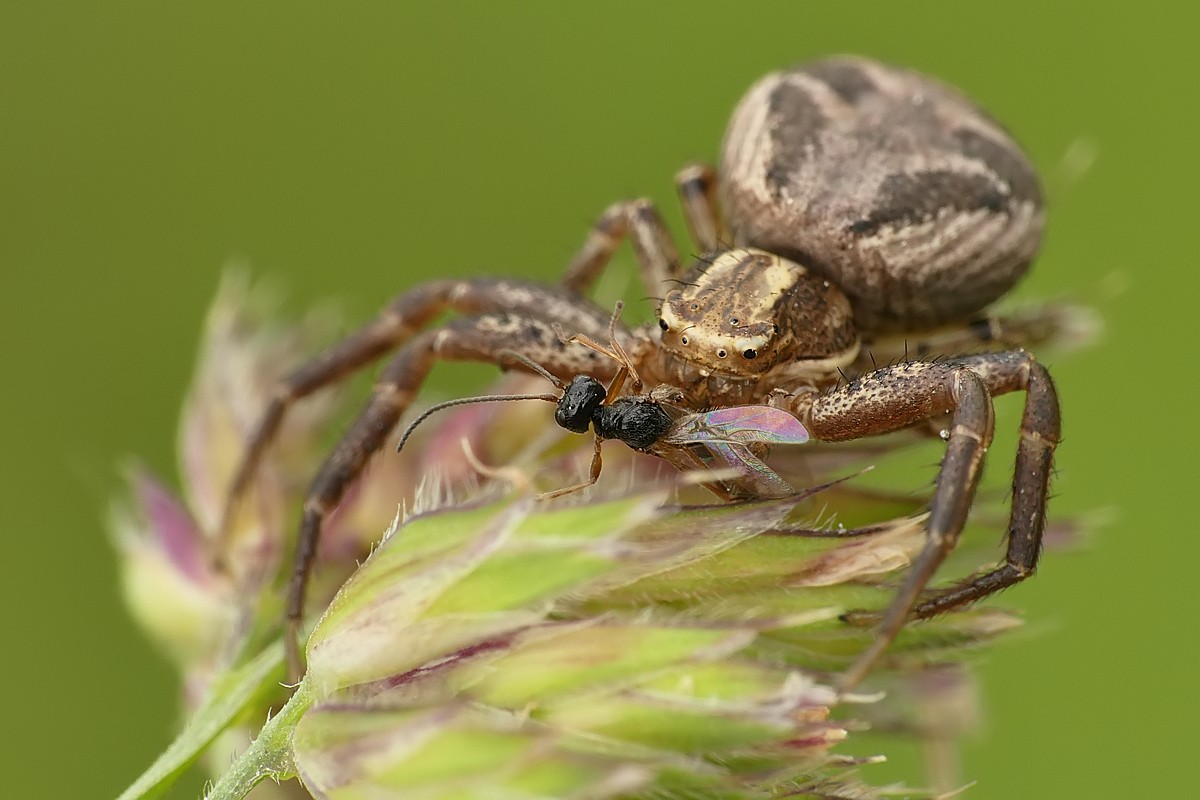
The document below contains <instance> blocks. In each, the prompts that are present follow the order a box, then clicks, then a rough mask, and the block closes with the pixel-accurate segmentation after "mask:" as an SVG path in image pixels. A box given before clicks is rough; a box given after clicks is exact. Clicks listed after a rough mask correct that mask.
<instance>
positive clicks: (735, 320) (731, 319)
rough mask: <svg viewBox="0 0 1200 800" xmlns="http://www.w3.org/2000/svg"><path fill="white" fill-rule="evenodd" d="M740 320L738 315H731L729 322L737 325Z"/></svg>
mask: <svg viewBox="0 0 1200 800" xmlns="http://www.w3.org/2000/svg"><path fill="white" fill-rule="evenodd" d="M739 321H740V320H738V318H737V317H730V318H729V324H730V325H737V324H738V322H739Z"/></svg>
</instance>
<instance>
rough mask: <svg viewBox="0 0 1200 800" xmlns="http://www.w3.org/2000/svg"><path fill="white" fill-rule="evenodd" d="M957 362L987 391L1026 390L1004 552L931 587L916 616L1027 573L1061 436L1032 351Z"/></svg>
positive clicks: (1036, 551)
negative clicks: (950, 582)
mask: <svg viewBox="0 0 1200 800" xmlns="http://www.w3.org/2000/svg"><path fill="white" fill-rule="evenodd" d="M958 362H959V363H962V364H964V365H965V366H967V367H969V368H970V369H971V370H972V371H973V372H975V373H976V374H977V375H979V376H980V377H982V378H983V380H984V383H985V384H987V387H988V391H989V392H991V394H992V396H995V395H998V394H1004V393H1006V392H1015V391H1023V392H1025V393H1026V400H1025V410H1024V412H1023V414H1022V416H1021V440H1020V443H1019V444H1018V446H1017V464H1016V469H1015V470H1014V471H1013V483H1012V498H1013V499H1012V510H1011V512H1010V514H1009V519H1008V551H1007V553H1006V554H1005V563H1004V564H1003V565H1002V566H1000V567H997V568H996V569H993V570H991V571H988V572H985V573H982V574H979V575H975V576H973V577H971V578H970V579H968V580H967V581H964V582H963V583H961V584H959V585H958V586H954V587H951V588H949V589H945V590H942V591H940V592H937V593H935V594H934V595H933V596H932V597H930V598H929V599H927V600H924V601H923V602H921V603H920V604H918V605H917V607H916V608H915V609H913V616H915V617H917V618H919V619H926V618H928V617H933V616H937V615H938V614H942V613H945V612H947V611H952V610H954V609H956V608H961V607H962V606H965V605H968V604H970V603H973V602H975V601H976V600H980V599H982V598H984V597H987V596H988V595H990V594H992V593H993V592H998V591H1000V590H1001V589H1004V588H1007V587H1009V586H1012V585H1013V584H1015V583H1019V582H1020V581H1022V580H1024V579H1025V578H1027V577H1029V576H1030V575H1032V574H1033V571H1034V570H1035V569H1036V568H1037V563H1038V557H1039V556H1040V555H1041V553H1042V533H1043V530H1044V528H1045V523H1046V500H1047V498H1048V495H1049V491H1050V472H1051V467H1052V465H1053V461H1054V449H1055V448H1056V447H1057V446H1058V442H1059V439H1060V438H1061V435H1062V420H1061V416H1060V411H1059V404H1058V393H1057V392H1056V391H1055V389H1054V381H1053V380H1051V378H1050V373H1049V372H1047V371H1046V368H1045V367H1043V366H1042V365H1041V364H1039V363H1038V362H1037V361H1036V360H1035V359H1034V357H1033V356H1032V355H1030V354H1029V353H1026V352H1025V351H1023V350H1014V351H1010V352H1007V353H983V354H980V355H976V356H968V357H966V358H962V359H958Z"/></svg>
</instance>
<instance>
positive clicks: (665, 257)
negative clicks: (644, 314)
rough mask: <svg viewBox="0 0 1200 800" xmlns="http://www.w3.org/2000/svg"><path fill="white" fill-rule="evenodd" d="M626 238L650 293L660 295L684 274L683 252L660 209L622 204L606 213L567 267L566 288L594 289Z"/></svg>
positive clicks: (642, 202)
mask: <svg viewBox="0 0 1200 800" xmlns="http://www.w3.org/2000/svg"><path fill="white" fill-rule="evenodd" d="M626 238H628V239H629V240H630V244H632V245H633V252H634V255H635V256H636V257H637V261H638V267H639V268H640V270H641V273H642V283H643V284H645V286H646V291H647V292H649V293H650V294H652V295H654V294H659V293H660V292H661V291H662V285H663V284H664V283H666V282H667V281H668V280H670V279H671V278H674V277H676V276H677V275H678V274H679V273H680V271H681V270H680V266H679V251H678V250H677V249H676V248H675V242H674V241H673V240H672V239H671V234H670V232H669V231H668V230H667V226H666V225H665V224H664V223H663V221H662V217H661V216H660V215H659V213H658V209H657V208H655V206H654V203H653V202H652V201H650V200H647V199H641V200H622V201H619V202H616V203H613V204H612V205H611V206H609V207H608V208H606V209H604V213H602V214H601V215H600V219H598V220H596V224H595V225H593V226H592V230H591V233H589V234H588V238H587V241H585V242H584V243H583V247H581V248H580V250H579V252H578V253H576V254H575V257H574V258H573V259H571V263H570V264H569V265H568V266H567V271H566V274H565V275H563V279H562V283H563V285H564V286H566V287H567V288H568V289H573V290H575V291H577V292H586V291H588V290H589V289H591V287H592V285H593V284H594V283H595V282H596V279H597V278H599V277H600V273H601V272H602V271H603V270H604V268H605V267H606V266H608V263H609V262H610V261H611V260H612V257H613V253H615V252H616V251H617V248H618V247H620V246H621V242H623V241H625V239H626Z"/></svg>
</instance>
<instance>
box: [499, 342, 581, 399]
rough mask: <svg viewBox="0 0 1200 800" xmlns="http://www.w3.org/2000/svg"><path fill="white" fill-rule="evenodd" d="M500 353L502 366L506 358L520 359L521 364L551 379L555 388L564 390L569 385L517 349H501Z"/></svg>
mask: <svg viewBox="0 0 1200 800" xmlns="http://www.w3.org/2000/svg"><path fill="white" fill-rule="evenodd" d="M498 355H499V356H500V364H501V366H503V364H504V360H505V359H510V358H511V359H512V360H513V361H518V362H520V363H521V364H524V365H525V366H527V367H529V368H530V369H531V370H533V371H534V372H536V373H537V374H538V375H541V376H542V377H543V378H545V379H546V380H548V381H550V383H552V384H554V388H555V389H559V390H562V389H566V388H567V385H566V384H565V383H563V382H562V381H561V380H559V379H558V376H556V375H553V374H551V373H550V371H549V370H548V369H546V368H545V367H543V366H542V365H541V364H539V363H537V362H536V361H534V360H533V359H532V358H530V357H529V356H526V355H524V354H523V353H518V352H517V351H516V350H501V351H500V353H499V354H498Z"/></svg>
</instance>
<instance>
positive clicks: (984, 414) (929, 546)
mask: <svg viewBox="0 0 1200 800" xmlns="http://www.w3.org/2000/svg"><path fill="white" fill-rule="evenodd" d="M1018 390H1020V391H1024V392H1026V401H1025V411H1024V416H1023V417H1022V421H1021V439H1020V444H1019V446H1018V449H1017V459H1016V467H1015V470H1014V475H1013V504H1012V510H1011V514H1010V517H1009V527H1008V552H1007V558H1006V563H1005V564H1004V565H1003V566H1001V567H999V568H997V569H994V570H992V571H990V572H987V573H984V574H981V575H977V576H975V577H973V578H971V579H969V580H968V581H966V582H964V583H962V584H960V585H958V586H955V587H952V588H950V589H948V590H945V591H942V592H939V593H936V594H934V595H933V596H932V597H930V598H929V599H926V600H924V601H923V602H920V603H918V601H919V600H920V598H921V595H922V592H923V591H924V589H925V587H926V586H927V585H928V583H929V581H930V579H931V578H932V577H933V575H934V573H935V572H936V571H937V568H938V567H939V566H940V565H941V563H942V561H944V560H945V558H946V556H947V554H949V552H950V551H951V550H953V549H954V545H955V544H956V543H957V541H958V537H959V534H960V533H961V532H962V529H963V526H964V525H965V524H966V520H967V515H968V513H969V512H970V509H971V503H972V501H973V499H974V496H975V489H976V487H977V486H978V484H979V476H980V473H981V468H982V464H983V458H984V455H985V453H986V452H987V448H988V445H989V444H990V442H991V439H992V429H993V415H992V397H993V396H994V395H999V394H1004V393H1006V392H1012V391H1018ZM791 405H792V408H793V410H794V412H795V413H796V414H797V415H798V416H799V417H800V418H801V419H802V420H803V421H804V422H806V423H807V424H808V425H809V426H810V427H809V431H810V433H812V435H813V436H814V437H816V438H818V439H822V440H826V441H846V440H850V439H857V438H860V437H863V436H871V435H875V434H882V433H888V432H891V431H895V430H898V429H900V428H903V427H906V426H908V425H913V424H916V423H919V422H922V421H923V420H925V419H928V418H929V417H931V416H934V415H937V414H943V413H946V412H952V415H953V416H952V419H951V427H950V435H949V440H948V442H947V445H946V454H945V457H944V458H943V459H942V467H941V471H940V473H939V474H938V478H937V485H936V489H935V491H934V496H933V501H932V503H931V505H930V514H929V521H928V525H927V529H926V541H925V546H924V547H923V548H922V550H921V552H920V553H919V554H918V555H917V557H916V558H915V559H914V560H913V564H912V568H911V570H910V572H909V574H908V577H907V578H906V579H905V581H904V583H903V584H902V586H901V588H900V590H899V592H898V593H897V595H896V598H895V599H894V600H893V601H892V603H891V605H890V606H888V608H887V610H886V611H885V612H884V613H883V617H882V619H881V621H880V623H879V628H878V635H877V636H876V639H875V641H874V642H873V643H872V644H871V646H870V647H868V648H867V649H866V651H864V652H863V653H862V654H861V655H860V656H859V658H858V660H857V661H855V663H854V664H853V665H852V666H851V667H850V669H849V670H848V671H847V672H846V673H845V675H843V676H842V678H841V681H840V687H841V688H842V689H843V690H849V689H852V688H853V687H855V686H857V685H858V684H859V683H860V682H861V681H862V679H863V678H864V677H866V675H867V674H868V672H869V671H870V670H871V667H872V666H873V665H874V664H875V662H876V661H877V660H878V659H879V658H880V657H881V656H882V655H883V653H884V652H885V651H886V650H887V647H888V645H890V644H891V642H892V641H893V640H894V639H895V638H896V635H897V634H898V633H899V632H900V629H901V628H902V627H903V626H904V624H905V622H906V621H908V620H909V619H910V618H927V617H931V616H935V615H937V614H941V613H944V612H946V611H950V610H953V609H955V608H959V607H961V606H963V605H966V604H968V603H971V602H974V601H976V600H979V599H981V598H983V597H986V596H987V595H989V594H991V593H993V592H995V591H998V590H999V589H1002V588H1004V587H1006V586H1011V585H1012V584H1014V583H1016V582H1018V581H1020V580H1022V579H1023V578H1025V577H1027V576H1028V575H1030V574H1032V572H1033V570H1034V568H1035V567H1036V566H1037V558H1038V555H1039V553H1040V550H1041V541H1042V532H1043V530H1044V527H1045V512H1046V502H1047V498H1048V493H1049V480H1050V468H1051V462H1052V460H1053V454H1054V448H1055V447H1056V446H1057V444H1058V440H1059V433H1060V428H1061V423H1060V415H1059V404H1058V395H1057V393H1056V392H1055V389H1054V383H1053V381H1052V380H1051V379H1050V375H1049V373H1048V372H1046V369H1045V368H1044V367H1043V366H1042V365H1041V364H1039V363H1038V362H1037V361H1036V360H1035V359H1034V358H1033V357H1032V356H1031V355H1029V354H1028V353H1025V352H1024V351H1011V352H1005V353H984V354H980V355H977V356H968V357H965V358H960V359H954V360H952V361H946V362H938V363H926V362H916V363H910V364H901V365H897V366H893V367H887V368H884V369H880V370H876V371H875V372H871V373H869V374H867V375H865V376H863V377H862V378H859V379H858V380H855V381H853V382H852V383H850V384H849V385H847V386H844V387H841V388H838V389H836V390H834V391H832V392H830V393H828V394H824V395H817V394H815V393H808V394H803V395H797V396H796V397H795V398H794V399H793V401H792V404H791ZM857 616H859V615H855V614H854V613H853V612H852V613H851V614H849V615H847V617H848V618H850V619H854V618H856V617H857ZM866 616H867V618H871V615H866Z"/></svg>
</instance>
